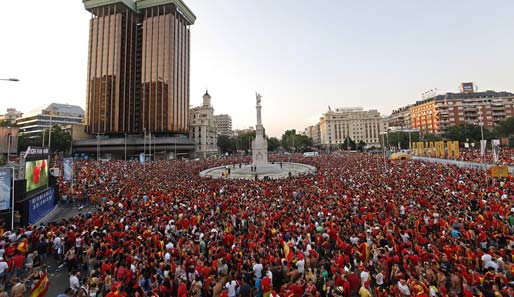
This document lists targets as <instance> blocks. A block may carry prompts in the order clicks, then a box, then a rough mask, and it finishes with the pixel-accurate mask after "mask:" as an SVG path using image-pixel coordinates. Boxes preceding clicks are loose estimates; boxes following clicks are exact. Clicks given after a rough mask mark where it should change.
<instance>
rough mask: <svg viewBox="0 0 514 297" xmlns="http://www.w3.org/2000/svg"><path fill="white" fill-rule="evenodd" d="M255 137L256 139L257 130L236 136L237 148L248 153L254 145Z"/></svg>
mask: <svg viewBox="0 0 514 297" xmlns="http://www.w3.org/2000/svg"><path fill="white" fill-rule="evenodd" d="M254 139H255V131H252V132H248V133H245V134H242V135H239V136H238V137H237V138H236V149H237V150H244V151H245V153H246V154H248V153H249V151H250V149H251V147H252V141H253V140H254Z"/></svg>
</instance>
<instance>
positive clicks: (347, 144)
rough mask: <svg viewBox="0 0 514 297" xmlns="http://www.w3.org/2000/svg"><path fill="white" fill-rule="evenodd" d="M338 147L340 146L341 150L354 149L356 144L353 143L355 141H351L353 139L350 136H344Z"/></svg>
mask: <svg viewBox="0 0 514 297" xmlns="http://www.w3.org/2000/svg"><path fill="white" fill-rule="evenodd" d="M340 148H342V149H343V150H348V149H350V150H352V151H353V150H356V149H357V144H356V143H355V141H353V139H352V138H351V137H346V138H345V139H344V141H343V143H342V144H341V145H340Z"/></svg>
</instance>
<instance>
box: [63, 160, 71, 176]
mask: <svg viewBox="0 0 514 297" xmlns="http://www.w3.org/2000/svg"><path fill="white" fill-rule="evenodd" d="M63 167H64V180H72V179H73V159H72V158H64V160H63Z"/></svg>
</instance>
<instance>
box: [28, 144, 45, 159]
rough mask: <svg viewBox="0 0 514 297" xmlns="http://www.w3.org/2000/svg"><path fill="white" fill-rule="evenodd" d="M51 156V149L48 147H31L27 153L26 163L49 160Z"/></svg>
mask: <svg viewBox="0 0 514 297" xmlns="http://www.w3.org/2000/svg"><path fill="white" fill-rule="evenodd" d="M48 156H50V149H49V148H47V147H32V146H29V147H28V148H27V151H26V152H25V161H36V160H43V159H48Z"/></svg>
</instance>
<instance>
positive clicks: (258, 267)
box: [253, 259, 263, 278]
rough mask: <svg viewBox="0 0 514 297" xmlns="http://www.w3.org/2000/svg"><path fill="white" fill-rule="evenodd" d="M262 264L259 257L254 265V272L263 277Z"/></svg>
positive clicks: (256, 275)
mask: <svg viewBox="0 0 514 297" xmlns="http://www.w3.org/2000/svg"><path fill="white" fill-rule="evenodd" d="M262 269H263V267H262V264H261V263H260V262H259V259H257V262H256V263H255V264H254V265H253V272H254V273H255V277H256V278H262Z"/></svg>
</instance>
